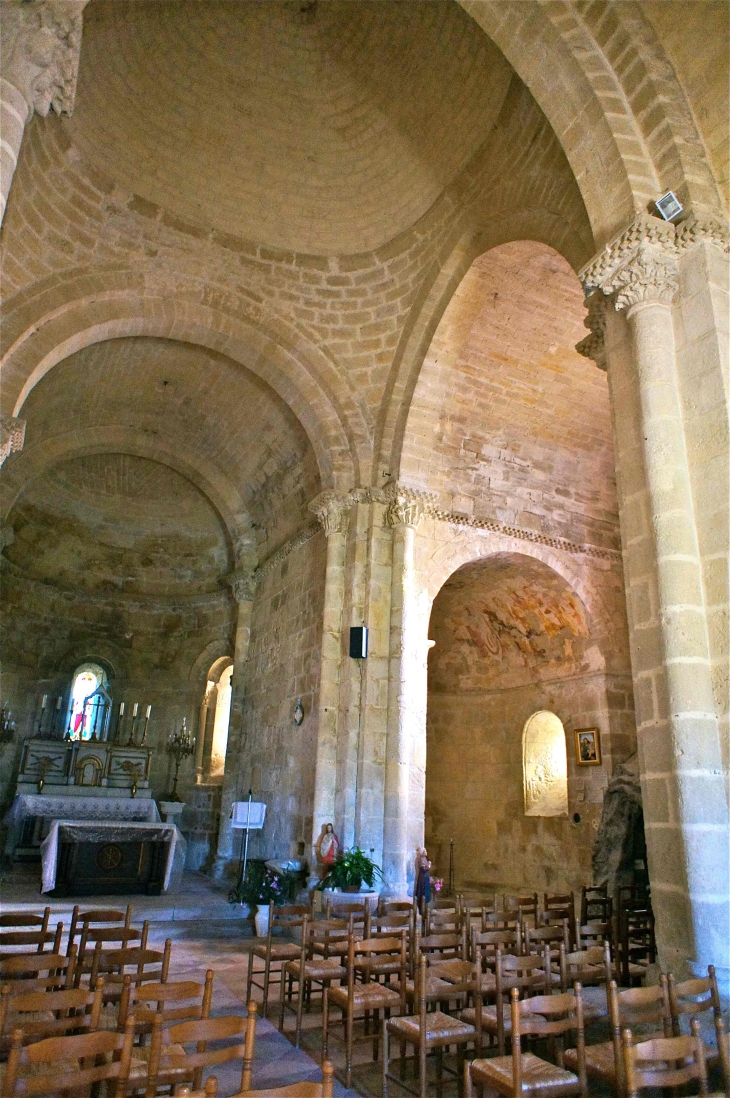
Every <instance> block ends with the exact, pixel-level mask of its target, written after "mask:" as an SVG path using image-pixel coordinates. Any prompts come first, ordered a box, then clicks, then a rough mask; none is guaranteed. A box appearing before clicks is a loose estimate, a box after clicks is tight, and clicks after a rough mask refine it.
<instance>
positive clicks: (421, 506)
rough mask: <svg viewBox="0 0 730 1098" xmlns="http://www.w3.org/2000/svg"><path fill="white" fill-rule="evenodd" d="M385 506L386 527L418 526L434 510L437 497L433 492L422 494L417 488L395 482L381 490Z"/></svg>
mask: <svg viewBox="0 0 730 1098" xmlns="http://www.w3.org/2000/svg"><path fill="white" fill-rule="evenodd" d="M382 494H383V499H384V502H385V504H386V510H385V521H386V523H387V524H388V526H392V527H396V526H412V527H413V528H414V529H415V528H416V527H417V526H418V524H419V523H420V521H421V519H422V518H424V516H425V515H427V514H430V513H432V512H433V511H434V510H435V508H436V503H437V501H438V496H437V495H436V494H435V493H434V492H424V491H421V490H420V489H418V488H409V487H407V486H406V485H405V484H399V483H398V482H395V483H393V484H387V485H386V486H385V488H384V489H383V492H382Z"/></svg>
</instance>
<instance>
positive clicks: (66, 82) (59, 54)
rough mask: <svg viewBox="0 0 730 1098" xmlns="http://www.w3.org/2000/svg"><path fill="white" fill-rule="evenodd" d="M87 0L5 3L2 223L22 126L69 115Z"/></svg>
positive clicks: (0, 107)
mask: <svg viewBox="0 0 730 1098" xmlns="http://www.w3.org/2000/svg"><path fill="white" fill-rule="evenodd" d="M87 3H88V0H35V2H33V3H27V2H23V0H5V2H4V3H3V5H2V22H3V26H2V49H1V52H0V71H1V72H2V78H1V79H0V125H1V127H2V130H1V132H2V138H1V139H0V223H1V222H2V219H3V216H4V214H5V206H6V204H7V199H8V194H9V191H10V184H11V183H12V181H13V175H14V174H15V168H16V165H17V163H18V155H19V153H20V146H21V143H22V140H23V131H24V129H25V126H26V123H27V122H28V121H29V120H30V118H31V117H32V115H33V112H34V111H35V112H36V113H37V114H40V115H41V116H42V117H43V118H45V117H46V115H47V114H48V112H49V111H50V110H53V111H55V112H56V114H71V113H72V111H73V105H74V97H75V95H76V77H77V74H78V68H79V55H80V52H81V28H82V19H83V11H84V8H85V7H86V4H87Z"/></svg>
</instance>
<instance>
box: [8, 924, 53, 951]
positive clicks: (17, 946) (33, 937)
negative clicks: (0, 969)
mask: <svg viewBox="0 0 730 1098" xmlns="http://www.w3.org/2000/svg"><path fill="white" fill-rule="evenodd" d="M62 937H63V923H56V926H55V927H54V928H53V929H46V930H1V931H0V954H2V956H8V955H9V954H10V953H11V952H12V953H19V952H26V953H28V952H30V951H33V952H34V953H43V952H44V951H45V949H46V946H48V952H49V953H60V952H61V938H62ZM34 946H35V949H33V947H34Z"/></svg>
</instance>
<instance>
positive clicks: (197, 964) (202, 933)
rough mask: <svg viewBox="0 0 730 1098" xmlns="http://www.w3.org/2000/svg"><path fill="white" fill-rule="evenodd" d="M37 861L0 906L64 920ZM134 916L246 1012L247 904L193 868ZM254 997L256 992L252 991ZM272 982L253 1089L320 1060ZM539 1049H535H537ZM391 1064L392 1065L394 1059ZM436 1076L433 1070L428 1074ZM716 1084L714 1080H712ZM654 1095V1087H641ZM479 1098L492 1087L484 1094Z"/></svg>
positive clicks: (595, 1092)
mask: <svg viewBox="0 0 730 1098" xmlns="http://www.w3.org/2000/svg"><path fill="white" fill-rule="evenodd" d="M38 881H39V874H38V869H37V867H33V866H25V867H20V868H19V869H17V868H16V869H15V870H14V871H13V872H12V873H10V874H6V875H5V876H4V878H3V879H2V881H0V912H2V911H3V910H8V909H13V910H19V909H21V910H22V909H26V910H37V909H38V908H40V907H41V906H42V905H43V904H45V903H50V905H51V908H52V915H53V917H55V918H56V919H58V918H61V917H63V919H64V922H66V921H67V919H68V918H69V916H70V913H71V909H72V907H73V905H74V903H75V902H77V901H76V900H74V898H68V899H63V900H53V899H48V898H46V897H43V896H41V894H40V893H39V891H38V888H39V884H38ZM131 901H132V904H133V911H134V922H135V923H137V924H138V923H139V922H140V921H141V920H142V919H149V920H150V924H151V925H150V938H149V941H150V945H152V946H153V947H154V946H161V945H162V944H163V942H164V941H165V939H166V938H171V939H172V941H173V950H172V964H171V978H172V979H177V980H182V979H195V980H198V981H201V982H202V980H203V979H204V977H205V971H206V969H208V968H212V969H213V970H214V971H215V974H216V975H215V983H214V997H213V1013H214V1014H215V1015H223V1014H231V1013H234V1014H245V997H246V980H247V973H248V960H249V950H250V947H251V944H252V941H253V937H252V926H251V922H250V920H249V919H248V918H247V917H246V915H247V912H246V909H245V908H241V907H240V906H239V905H235V904H229V903H228V901H227V896H226V893H225V892H224V891H221V890H220V889H219V888H217V887H216V886H215V885H214V884H213V883H212V882H211V881H210V880H208V879H207V878H206V877H204V876H203V875H202V874H199V873H187V874H185V877H184V884H183V889H182V891H181V892H179V893H176V894H174V895H170V896H156V897H155V896H134V897H131ZM78 902H81V903H82V904H83V905H84V906H92V905H93V906H94V907H111V906H114V907H121V906H123V905H124V904H125V902H126V898H125V897H119V896H98V897H94V898H92V899H90V898H88V897H87V898H84V899H82V900H80V901H78ZM255 998H256V999H257V1000H258V1001H259V1002H260V1000H261V994H260V992H259V993H255ZM277 1027H278V987H277V988H275V989H274V992H273V996H272V1001H270V1004H269V1017H268V1019H264V1018H260V1019H259V1023H258V1027H257V1039H256V1055H255V1071H254V1080H253V1085H254V1087H255V1088H256V1089H259V1090H263V1089H265V1088H270V1087H276V1086H284V1085H287V1084H289V1083H291V1082H294V1081H304V1080H316V1079H319V1078H321V1072H320V1068H319V1063H320V1060H321V1014H320V1013H319V1010H318V1009H317V1005H316V1004H315V1007H313V1009H312V1012H311V1013H310V1014H306V1013H305V1015H304V1020H303V1033H302V1042H301V1044H302V1047H301V1048H300V1049H296V1048H295V1047H294V1044H293V1042H294V1015H293V1014H290V1013H287V1014H286V1018H285V1027H284V1033H283V1034H281V1033H279V1031H278V1028H277ZM605 1036H606V1035H604V1034H603V1033H598V1032H595V1033H593V1034H589V1035H588V1039H589V1041H591V1040H600V1039H605ZM536 1051H537V1052H539V1051H540V1050H539V1049H536ZM330 1055H331V1057H332V1059H333V1060H334V1062H335V1067H336V1069H337V1073H338V1076H340V1078H343V1077H344V1049H343V1047H342V1045H341V1044H340V1043H339V1042H336V1041H333V1042H332V1043H331V1047H330ZM445 1063H446V1066H447V1067H448V1066H455V1064H454V1062H453V1060H452V1061H450V1060H449V1059H448V1058H447V1059H446V1060H445ZM394 1070H395V1065H394ZM412 1071H413V1069H412V1063H409V1064H408V1065H407V1073H408V1074H407V1078H408V1081H409V1082H413V1083H415V1079H413V1074H412ZM381 1073H382V1066H381V1064H380V1063H374V1062H373V1060H372V1044H370V1043H368V1044H360V1045H356V1046H355V1063H354V1071H353V1089H352V1090H350V1091H348V1090H345V1088H344V1087H343V1086H342V1085H341V1083H338V1084H337V1089H336V1094H337V1095H338V1098H345V1096H352V1098H354V1095H356V1094H359V1095H363V1096H371V1098H377V1096H380V1095H381V1094H382V1078H381ZM215 1074H216V1075H217V1076H218V1079H219V1083H220V1089H219V1094H220V1095H221V1098H228V1096H230V1095H232V1094H234V1093H235V1092H236V1090H237V1089H238V1088H239V1086H240V1065H239V1067H238V1068H236V1066H235V1065H232V1066H231V1067H227V1066H224V1067H220V1068H217V1069H216V1070H215ZM433 1081H434V1082H435V1075H434V1076H433ZM714 1085H715V1086H716V1087H717V1086H718V1085H719V1080H718V1079H716V1080H714ZM407 1093H408V1091H406V1090H405V1089H404V1088H402V1087H401V1086H399V1085H398V1084H397V1083H390V1085H389V1094H390V1095H391V1098H403V1096H405V1095H406V1094H407ZM431 1093H434V1094H435V1093H439V1098H457V1095H458V1093H459V1087H458V1085H457V1080H456V1079H455V1078H454V1076H450V1075H448V1074H447V1075H445V1076H444V1081H443V1086H442V1087H441V1088H440V1090H439V1091H438V1092H437V1091H436V1090H435V1089H434V1090H433V1091H432V1092H431ZM611 1093H612V1092H611V1090H610V1089H608V1088H604V1087H601V1086H599V1085H595V1084H591V1085H590V1088H589V1094H590V1095H591V1098H594V1096H595V1098H608V1096H609V1095H610V1094H611ZM647 1093H651V1094H653V1093H654V1092H647ZM485 1098H491V1093H489V1092H485Z"/></svg>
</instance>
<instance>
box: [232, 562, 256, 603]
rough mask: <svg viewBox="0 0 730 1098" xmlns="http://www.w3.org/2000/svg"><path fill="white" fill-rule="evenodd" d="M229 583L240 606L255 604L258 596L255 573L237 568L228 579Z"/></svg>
mask: <svg viewBox="0 0 730 1098" xmlns="http://www.w3.org/2000/svg"><path fill="white" fill-rule="evenodd" d="M227 582H228V585H229V587H230V588H231V593H232V594H233V597H234V599H235V600H236V602H237V603H238V604H239V606H240V605H241V603H242V602H253V600H254V595H255V594H256V578H255V575H254V573H253V572H250V571H244V570H242V569H240V568H237V569H236V570H235V572H231V574H230V575H229V576H228V577H227Z"/></svg>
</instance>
